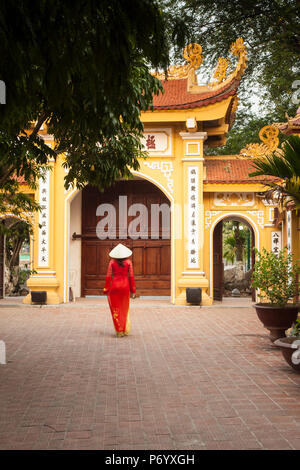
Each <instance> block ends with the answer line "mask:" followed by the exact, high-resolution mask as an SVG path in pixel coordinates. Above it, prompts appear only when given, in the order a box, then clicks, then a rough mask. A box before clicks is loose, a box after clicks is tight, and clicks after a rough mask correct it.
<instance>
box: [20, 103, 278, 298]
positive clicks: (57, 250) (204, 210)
mask: <svg viewBox="0 0 300 470" xmlns="http://www.w3.org/2000/svg"><path fill="white" fill-rule="evenodd" d="M228 104H229V101H228V100H227V101H226V102H225V101H224V102H222V103H217V104H216V105H215V106H214V105H211V106H208V107H206V108H202V109H201V110H189V112H186V111H185V112H181V111H178V112H176V111H173V112H152V113H151V112H147V113H145V114H144V115H143V120H144V123H145V135H147V134H153V133H154V134H155V131H157V135H158V136H160V137H159V138H158V139H160V138H161V139H162V141H161V142H163V143H162V144H161V145H162V146H161V149H162V150H161V151H160V150H159V151H158V152H153V153H151V152H149V157H148V158H147V159H146V160H141V161H140V170H139V172H134V174H136V175H138V176H140V177H142V178H145V179H147V180H149V181H151V182H152V183H153V184H155V185H157V186H158V187H159V188H160V189H161V190H162V191H163V192H164V193H165V194H166V196H167V197H168V198H169V200H170V203H171V208H172V215H171V219H172V220H171V224H172V225H171V228H172V237H171V289H172V290H171V301H172V302H173V303H176V304H186V288H187V287H201V289H202V299H203V305H210V304H211V303H212V289H213V285H212V270H211V269H210V267H211V262H212V239H213V229H214V227H215V225H216V224H217V222H218V221H219V220H221V219H223V218H224V217H235V216H238V217H240V218H242V219H243V220H245V221H247V222H248V223H249V224H250V225H251V226H252V227H253V229H254V233H255V237H256V246H257V247H258V248H259V249H261V248H262V247H263V246H264V247H266V248H267V249H268V250H269V249H271V234H272V231H274V230H275V231H277V230H278V229H276V227H274V226H273V225H272V221H273V214H272V210H273V208H272V207H270V206H268V205H265V204H264V203H263V201H262V199H261V198H259V197H257V195H256V193H257V192H259V191H262V189H263V188H262V187H261V186H260V185H257V184H247V185H238V184H228V185H218V184H207V185H203V180H204V179H205V178H204V176H205V175H204V170H203V167H204V165H205V157H204V154H203V143H204V141H205V139H206V135H205V133H202V132H196V133H194V132H190V133H188V132H187V129H186V126H185V120H186V118H187V117H197V118H198V119H199V118H200V117H201V119H204V118H205V119H208V118H209V119H220V118H222V116H224V113H226V110H227V108H228ZM196 111H197V113H196ZM200 127H201V126H200ZM149 129H151V130H149ZM148 130H149V132H148ZM214 132H215V131H214ZM220 132H223V131H222V130H221V131H220ZM159 142H160V141H159ZM164 142H166V144H165V143H164ZM48 143H49V145H52V144H53V143H51V140H49V142H48ZM62 158H63V156H61V157H60V158H58V159H57V161H56V162H55V163H54V162H52V163H51V165H52V167H53V170H52V171H51V172H50V176H49V185H50V195H49V244H48V252H49V253H48V254H49V263H48V265H47V266H42V267H41V266H39V265H38V259H39V250H40V249H41V245H40V240H39V228H38V224H39V222H40V217H36V218H35V234H34V255H33V257H34V259H33V264H34V269H36V270H37V274H35V275H33V276H32V277H31V278H30V279H29V281H28V286H29V287H30V289H31V290H46V291H47V297H48V303H50V304H51V303H52V304H54V303H61V302H66V301H68V276H69V273H68V266H69V259H68V256H69V243H70V239H71V235H72V234H71V233H69V213H70V201H72V199H73V198H74V197H75V196H76V194H77V193H78V190H77V189H72V188H71V189H69V190H68V191H66V190H65V188H64V177H65V174H66V173H65V169H64V168H63V167H62V165H61V163H62ZM208 158H209V157H208ZM231 158H233V157H231ZM191 167H192V169H194V168H195V169H196V174H197V172H198V175H197V181H196V183H197V185H198V192H197V197H198V201H197V202H198V205H199V207H198V211H199V212H198V215H197V224H198V225H197V232H196V234H197V240H196V242H197V244H198V247H199V252H198V256H197V261H198V262H197V265H195V266H193V265H191V259H192V257H191V255H189V253H188V250H191V249H192V248H193V247H192V246H191V243H192V239H193V237H191V235H190V232H189V231H188V230H187V227H188V226H189V223H190V217H191V213H192V212H189V211H191V210H192V209H191V208H190V209H189V205H188V204H189V197H190V195H191V194H192V193H191V191H192V189H191V188H192V184H191V181H192V180H191V179H190V180H189V178H188V175H189V174H190V171H191ZM190 177H191V175H190ZM189 181H190V182H189ZM189 191H190V192H189ZM222 193H226V197H225V199H224V200H223V202H222ZM240 193H243V195H244V197H246V199H243V198H241V197H240V196H239V194H240ZM245 194H246V195H245ZM36 198H37V200H39V190H37V192H36ZM24 301H25V302H26V303H30V301H31V298H30V295H29V296H27V297H26V298H25V300H24Z"/></svg>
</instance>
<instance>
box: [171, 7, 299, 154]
mask: <svg viewBox="0 0 300 470" xmlns="http://www.w3.org/2000/svg"><path fill="white" fill-rule="evenodd" d="M163 3H164V6H165V8H166V10H167V12H168V15H169V16H170V17H171V18H172V17H174V16H175V17H178V16H179V17H180V19H181V29H182V31H184V32H185V34H186V36H187V37H188V41H189V42H198V43H199V44H201V45H202V47H203V55H204V61H203V65H202V66H201V69H200V71H199V75H200V77H201V78H200V81H203V80H202V75H203V76H206V79H211V74H212V70H213V68H214V67H215V65H216V63H217V59H218V57H219V56H224V57H228V51H229V48H230V44H231V43H232V42H234V41H235V40H236V39H237V38H238V37H240V36H241V37H243V39H244V41H245V44H246V47H247V55H248V64H247V69H246V72H245V75H244V77H243V79H242V81H241V84H240V86H239V97H240V105H239V108H238V112H237V119H236V122H235V124H234V126H233V128H232V130H231V131H230V132H229V134H228V141H227V144H226V146H224V147H220V148H215V149H208V150H207V152H206V153H207V154H211V155H216V154H235V153H239V151H240V150H241V148H243V147H244V146H245V144H247V143H252V142H253V143H254V142H259V139H258V131H259V129H260V128H261V127H263V126H264V125H266V124H271V123H272V122H282V121H285V120H286V117H285V114H286V113H288V114H289V115H290V116H293V115H295V111H296V109H297V107H298V106H299V104H300V103H297V102H296V101H297V100H296V98H294V95H295V92H296V89H295V88H293V84H295V82H296V81H297V80H299V79H300V77H299V70H300V28H299V24H300V8H299V1H298V0H231V1H230V2H229V1H227V0H182V1H180V2H179V1H177V0H164V2H163ZM178 28H179V27H178ZM179 29H180V28H179ZM176 56H177V57H176V60H179V59H180V56H181V51H180V50H176ZM229 58H230V57H229ZM208 71H209V72H208ZM296 85H297V84H296ZM298 88H299V89H300V86H298ZM297 96H300V93H298V94H297ZM253 103H254V105H253ZM258 105H260V106H259V107H258Z"/></svg>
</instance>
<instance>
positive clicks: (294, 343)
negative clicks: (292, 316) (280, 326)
mask: <svg viewBox="0 0 300 470" xmlns="http://www.w3.org/2000/svg"><path fill="white" fill-rule="evenodd" d="M274 344H276V346H279V348H280V349H281V352H282V355H283V357H284V359H285V360H286V362H287V363H288V364H289V365H290V366H291V367H292V368H293V369H294V370H295V371H297V372H298V373H300V318H298V319H297V320H296V322H295V323H294V324H293V327H292V329H291V331H290V333H289V335H288V336H287V337H285V338H280V339H277V340H276V341H275V343H274Z"/></svg>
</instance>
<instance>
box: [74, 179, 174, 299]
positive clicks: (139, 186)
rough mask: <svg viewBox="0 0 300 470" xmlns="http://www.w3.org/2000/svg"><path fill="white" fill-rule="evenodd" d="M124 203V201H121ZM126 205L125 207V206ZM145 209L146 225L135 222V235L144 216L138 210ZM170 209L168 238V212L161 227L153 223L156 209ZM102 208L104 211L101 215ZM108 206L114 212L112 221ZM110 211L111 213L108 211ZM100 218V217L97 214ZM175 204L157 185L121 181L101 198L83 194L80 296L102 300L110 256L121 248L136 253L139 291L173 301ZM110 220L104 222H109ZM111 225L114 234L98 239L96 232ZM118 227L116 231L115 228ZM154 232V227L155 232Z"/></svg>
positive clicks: (93, 193)
mask: <svg viewBox="0 0 300 470" xmlns="http://www.w3.org/2000/svg"><path fill="white" fill-rule="evenodd" d="M120 198H122V199H120ZM125 202H126V205H124V204H125ZM137 205H140V206H142V207H144V208H145V210H146V214H147V220H146V219H145V218H144V219H143V220H141V221H139V223H137V222H138V221H137V222H136V224H135V225H137V227H136V228H138V232H139V236H138V238H137V237H132V236H131V235H130V233H129V232H130V227H132V226H135V225H134V220H135V219H136V220H137V214H138V217H139V215H140V213H139V209H138V206H137ZM152 206H156V207H160V208H162V207H166V206H167V207H168V208H169V214H168V217H169V233H167V230H166V226H165V224H163V217H164V215H163V211H159V214H158V224H153V220H152V219H151V216H152V215H153V210H152V209H153V208H152ZM99 207H102V209H103V210H102V211H101V210H100V211H99ZM109 207H112V211H111V214H113V217H115V218H114V220H113V221H112V220H111V214H109ZM105 209H107V210H105ZM97 214H101V215H98V216H97ZM170 217H171V214H170V201H169V199H168V198H167V197H166V195H165V194H164V193H163V192H162V191H161V190H160V189H159V188H158V187H157V186H155V185H154V184H153V183H150V182H149V181H147V180H144V179H135V180H129V181H118V182H117V183H116V184H115V185H114V186H113V187H111V188H109V189H108V190H106V191H105V192H104V193H100V192H99V191H98V190H97V189H95V188H92V187H90V186H87V187H86V188H84V189H83V191H82V232H81V239H82V254H81V259H82V264H81V295H82V296H83V297H85V296H89V295H101V293H102V289H103V286H104V282H105V276H106V271H107V265H108V262H109V255H108V254H109V252H110V250H111V249H112V248H113V247H114V246H115V245H116V244H118V243H123V244H124V245H126V246H128V247H129V248H130V249H131V250H132V251H133V256H132V261H133V266H134V273H135V280H136V287H137V292H138V293H139V294H140V295H143V296H168V297H169V296H170V294H171V230H170ZM104 219H105V220H104ZM101 221H102V222H103V224H104V222H107V230H109V227H111V228H112V232H113V233H110V234H108V237H107V238H104V239H99V237H98V235H97V227H98V228H99V223H100V224H101ZM114 223H115V227H114ZM153 227H154V228H153Z"/></svg>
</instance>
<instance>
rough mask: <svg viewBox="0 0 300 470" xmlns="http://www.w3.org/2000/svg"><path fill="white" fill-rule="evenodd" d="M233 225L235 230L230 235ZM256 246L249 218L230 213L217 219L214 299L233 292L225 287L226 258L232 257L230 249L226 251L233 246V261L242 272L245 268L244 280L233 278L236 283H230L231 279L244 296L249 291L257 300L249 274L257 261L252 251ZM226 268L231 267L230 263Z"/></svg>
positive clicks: (213, 266)
mask: <svg viewBox="0 0 300 470" xmlns="http://www.w3.org/2000/svg"><path fill="white" fill-rule="evenodd" d="M230 225H231V230H232V233H229V234H228V228H229V227H230ZM226 231H227V233H226ZM226 242H228V243H226ZM226 245H227V246H226ZM255 246H256V242H255V233H254V230H253V227H252V225H251V224H250V223H249V221H248V220H247V219H246V218H244V217H241V216H234V215H230V216H225V217H224V218H222V219H221V220H219V221H218V223H217V224H216V225H215V227H214V230H213V257H212V258H213V263H212V269H213V276H212V278H213V300H218V301H221V300H222V299H223V297H224V295H226V296H231V292H228V291H227V292H225V290H224V286H225V281H227V282H228V275H227V279H225V276H224V267H225V266H224V261H225V259H227V260H228V259H230V256H229V254H228V251H227V253H226V254H225V250H226V248H227V250H228V248H230V247H231V248H232V263H233V262H234V259H235V260H236V264H237V265H238V266H239V268H240V269H239V271H240V273H243V271H244V279H243V278H241V277H240V278H237V279H236V282H235V281H234V279H233V283H231V284H230V282H229V283H228V284H229V286H231V287H230V288H231V289H232V290H233V288H234V287H236V288H237V291H239V290H241V292H242V293H241V295H242V296H247V294H248V295H249V297H251V298H252V300H253V301H254V300H255V290H254V289H252V288H251V287H250V276H251V272H252V269H253V266H254V263H255V254H254V251H253V248H254V247H255ZM226 255H227V256H226ZM227 267H228V268H229V269H230V266H227ZM231 271H232V272H234V269H233V268H232V269H231ZM226 274H228V273H226ZM240 276H241V275H240ZM235 284H236V286H235ZM247 284H248V286H247ZM243 285H244V286H245V292H243V291H242V289H241V286H243Z"/></svg>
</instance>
